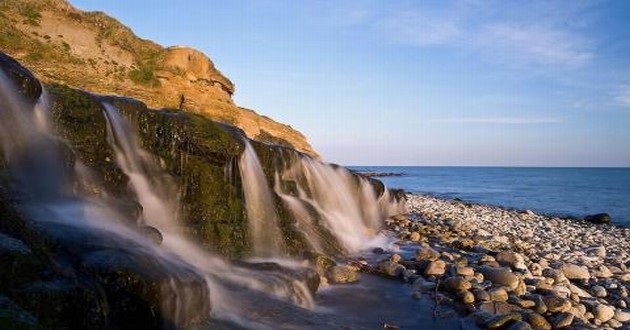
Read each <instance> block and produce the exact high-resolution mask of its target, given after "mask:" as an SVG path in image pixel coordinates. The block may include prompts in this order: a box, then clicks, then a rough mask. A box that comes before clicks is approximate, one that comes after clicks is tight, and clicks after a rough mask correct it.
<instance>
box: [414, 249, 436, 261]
mask: <svg viewBox="0 0 630 330" xmlns="http://www.w3.org/2000/svg"><path fill="white" fill-rule="evenodd" d="M439 257H440V253H439V252H437V251H435V250H434V249H432V248H431V247H428V246H425V247H422V248H420V249H418V250H417V251H416V257H415V258H416V260H417V261H422V260H437V259H438V258H439Z"/></svg>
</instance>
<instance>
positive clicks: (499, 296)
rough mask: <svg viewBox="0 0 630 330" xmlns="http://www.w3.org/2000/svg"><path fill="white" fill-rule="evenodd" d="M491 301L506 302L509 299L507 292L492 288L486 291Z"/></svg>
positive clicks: (502, 289)
mask: <svg viewBox="0 0 630 330" xmlns="http://www.w3.org/2000/svg"><path fill="white" fill-rule="evenodd" d="M488 294H489V295H490V300H491V301H496V302H506V301H507V300H508V298H509V296H508V293H507V291H506V290H505V289H504V288H494V289H490V290H488Z"/></svg>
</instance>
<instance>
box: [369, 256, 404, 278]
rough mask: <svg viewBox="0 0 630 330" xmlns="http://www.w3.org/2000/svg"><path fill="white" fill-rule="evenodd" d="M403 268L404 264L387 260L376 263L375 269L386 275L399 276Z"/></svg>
mask: <svg viewBox="0 0 630 330" xmlns="http://www.w3.org/2000/svg"><path fill="white" fill-rule="evenodd" d="M404 270H405V266H403V265H400V264H397V263H395V262H393V261H389V260H388V261H383V262H380V263H379V264H378V265H376V271H377V272H379V273H380V274H382V275H385V276H388V277H400V276H401V275H402V273H403V271H404Z"/></svg>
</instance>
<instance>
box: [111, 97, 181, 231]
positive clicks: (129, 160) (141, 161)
mask: <svg viewBox="0 0 630 330" xmlns="http://www.w3.org/2000/svg"><path fill="white" fill-rule="evenodd" d="M103 108H104V109H105V118H106V119H107V124H108V126H107V133H108V141H109V144H110V145H111V146H112V148H113V149H114V153H115V155H116V162H117V163H118V165H119V166H120V168H121V169H122V170H123V171H124V172H125V174H127V176H128V177H129V181H130V185H131V187H132V190H133V191H134V192H135V194H136V196H137V197H138V202H140V204H141V205H142V207H143V218H144V221H145V222H146V223H147V224H150V225H152V226H155V227H157V228H159V229H160V230H161V231H163V232H165V231H168V232H171V231H175V230H176V224H177V213H178V212H177V208H178V206H179V205H177V204H178V203H177V202H176V201H177V197H176V196H171V197H172V198H170V199H168V198H167V196H169V192H168V191H167V188H169V187H167V184H166V183H165V182H162V180H159V178H160V177H161V171H160V169H159V168H157V166H156V165H155V162H154V161H153V160H152V159H151V155H150V154H149V153H147V152H146V151H145V150H144V149H142V148H140V147H139V146H138V142H137V140H136V138H135V136H134V135H133V132H132V130H131V129H130V128H129V126H128V125H127V123H126V122H125V120H124V119H123V118H122V117H121V116H120V114H119V113H118V109H116V108H115V107H114V106H113V105H111V104H109V103H103ZM149 178H153V182H151V181H150V180H149ZM170 190H171V191H174V190H175V189H173V188H171V189H170ZM171 195H172V194H171Z"/></svg>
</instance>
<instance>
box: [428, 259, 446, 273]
mask: <svg viewBox="0 0 630 330" xmlns="http://www.w3.org/2000/svg"><path fill="white" fill-rule="evenodd" d="M445 272H446V263H445V262H444V261H442V260H435V261H431V263H429V265H428V266H427V268H426V269H425V270H424V275H425V276H440V275H444V273H445Z"/></svg>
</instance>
